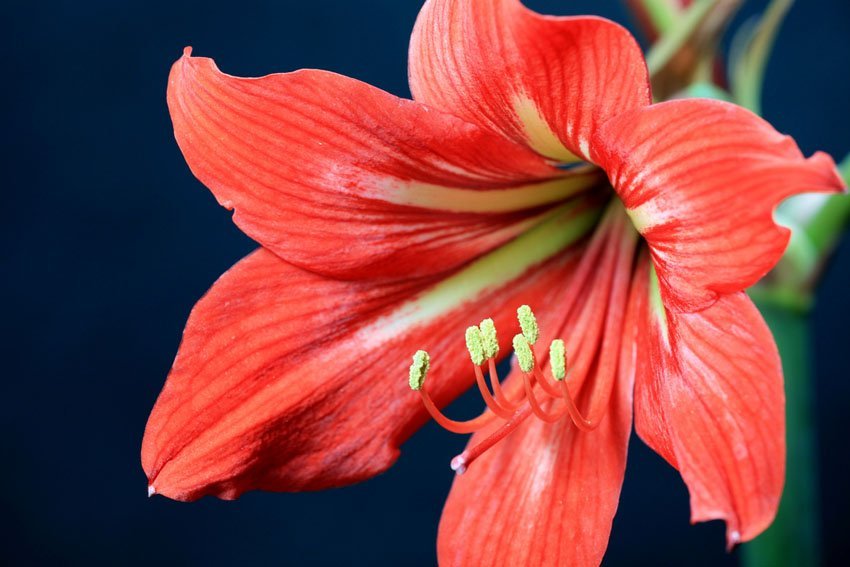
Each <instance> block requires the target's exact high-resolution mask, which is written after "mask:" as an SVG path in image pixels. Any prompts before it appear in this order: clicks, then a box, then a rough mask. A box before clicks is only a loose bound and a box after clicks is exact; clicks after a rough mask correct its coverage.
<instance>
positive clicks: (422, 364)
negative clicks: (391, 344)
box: [408, 350, 431, 392]
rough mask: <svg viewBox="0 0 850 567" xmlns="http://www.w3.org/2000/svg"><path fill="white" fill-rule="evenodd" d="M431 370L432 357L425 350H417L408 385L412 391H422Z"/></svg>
mask: <svg viewBox="0 0 850 567" xmlns="http://www.w3.org/2000/svg"><path fill="white" fill-rule="evenodd" d="M429 368H431V356H430V355H429V354H428V353H427V352H425V351H424V350H417V351H416V354H414V355H413V363H412V364H411V365H410V378H409V379H408V383H409V384H410V389H411V390H414V391H417V392H418V391H419V390H421V389H422V386H424V385H425V377H426V376H427V375H428V369H429Z"/></svg>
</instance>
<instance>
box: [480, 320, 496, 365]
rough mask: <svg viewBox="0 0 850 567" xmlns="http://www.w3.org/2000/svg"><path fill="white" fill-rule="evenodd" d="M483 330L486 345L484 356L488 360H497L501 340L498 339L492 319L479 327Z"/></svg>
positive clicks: (482, 336) (483, 322)
mask: <svg viewBox="0 0 850 567" xmlns="http://www.w3.org/2000/svg"><path fill="white" fill-rule="evenodd" d="M478 328H479V329H481V338H482V339H483V344H484V356H485V357H486V358H495V357H496V355H497V354H499V339H498V338H497V337H496V324H495V323H493V320H492V319H484V320H483V321H481V324H480V325H478Z"/></svg>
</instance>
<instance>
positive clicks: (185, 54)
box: [183, 45, 192, 57]
mask: <svg viewBox="0 0 850 567" xmlns="http://www.w3.org/2000/svg"><path fill="white" fill-rule="evenodd" d="M191 56H192V46H191V45H187V46H186V47H184V48H183V57H191Z"/></svg>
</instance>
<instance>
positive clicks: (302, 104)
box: [168, 55, 599, 279]
mask: <svg viewBox="0 0 850 567" xmlns="http://www.w3.org/2000/svg"><path fill="white" fill-rule="evenodd" d="M168 106H169V110H170V112H171V118H172V120H173V122H174V132H175V136H176V138H177V142H178V144H179V145H180V148H181V150H182V151H183V154H184V156H185V158H186V162H187V163H188V164H189V167H190V168H191V169H192V171H193V172H194V174H195V175H196V176H197V177H198V179H200V180H201V181H202V182H203V183H204V184H205V185H207V186H208V187H209V188H210V189H211V190H212V192H213V193H214V194H215V196H216V198H217V199H218V201H219V202H220V203H221V204H222V205H224V206H225V207H227V208H229V209H234V211H235V212H234V221H235V222H236V224H238V225H239V227H240V228H241V229H242V230H244V231H245V233H246V234H248V235H249V236H251V237H252V238H254V239H255V240H257V241H258V242H260V243H261V244H262V245H263V246H264V247H266V248H268V249H269V250H271V251H272V252H274V253H276V254H278V255H279V256H280V257H281V258H283V259H285V260H287V261H289V262H292V263H294V264H296V265H299V266H301V267H304V268H307V269H310V270H312V271H315V272H318V273H323V274H327V275H331V276H334V277H344V278H365V277H369V278H373V279H381V278H383V279H388V278H397V277H404V278H406V277H411V276H416V275H429V274H433V273H435V272H436V271H438V270H448V269H451V268H452V267H456V266H459V265H461V264H463V263H465V262H467V261H469V260H470V259H471V258H474V257H475V256H477V255H479V254H481V253H483V252H485V251H487V250H490V249H492V248H494V247H496V246H498V245H500V244H501V243H504V242H506V241H507V240H509V239H511V238H513V237H515V236H516V235H517V234H519V233H520V232H522V231H523V230H524V229H526V228H527V227H528V226H529V223H530V222H533V220H534V217H535V215H537V214H539V213H540V211H541V207H542V206H545V205H547V204H549V203H552V202H555V201H559V200H562V199H563V198H565V197H567V196H569V195H571V194H574V193H576V192H578V191H581V190H583V189H585V188H587V187H588V186H589V185H592V184H594V183H595V182H596V181H598V179H599V174H596V173H589V174H576V173H566V172H561V171H559V170H557V169H555V168H553V167H552V166H550V165H549V164H548V163H547V162H546V161H545V160H543V159H541V158H540V156H538V155H536V154H534V153H533V152H531V151H529V150H528V149H526V148H524V147H522V146H520V145H518V144H515V143H513V142H511V141H509V140H507V139H505V138H504V137H501V136H498V135H495V134H492V133H488V132H486V131H484V130H482V129H481V128H479V127H477V126H474V125H472V124H469V123H467V122H464V121H463V120H460V119H458V118H455V117H453V116H449V115H447V114H444V113H442V112H438V111H436V110H433V109H429V108H426V107H425V106H423V105H421V104H418V103H415V102H412V101H409V100H403V99H399V98H396V97H394V96H392V95H390V94H388V93H386V92H383V91H381V90H379V89H376V88H374V87H370V86H369V85H366V84H364V83H361V82H359V81H355V80H353V79H349V78H346V77H342V76H340V75H336V74H333V73H328V72H323V71H309V70H308V71H296V72H294V73H286V74H278V75H269V76H266V77H262V78H259V79H242V78H237V77H232V76H230V75H226V74H224V73H222V72H220V71H219V70H218V68H217V67H216V66H215V63H214V62H213V61H212V60H211V59H206V58H197V57H190V56H188V55H186V56H184V57H183V58H181V59H180V60H179V61H177V62H176V63H175V64H174V67H173V69H172V71H171V76H170V78H169V84H168ZM516 211H520V212H516ZM437 254H438V255H439V262H436V263H435V262H434V261H433V259H434V256H436V255H437Z"/></svg>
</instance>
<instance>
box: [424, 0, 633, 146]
mask: <svg viewBox="0 0 850 567" xmlns="http://www.w3.org/2000/svg"><path fill="white" fill-rule="evenodd" d="M410 89H411V91H412V92H413V96H414V99H416V100H418V101H421V102H424V103H426V104H429V105H433V106H435V107H437V108H441V109H443V110H446V111H449V112H451V113H453V114H456V115H457V116H460V117H462V118H465V119H467V120H470V121H473V122H476V123H478V124H481V125H482V126H484V127H486V128H489V129H491V130H494V131H497V132H503V133H504V134H505V135H507V136H509V137H511V138H513V139H515V140H517V141H520V142H523V143H527V144H528V145H529V146H530V147H532V148H533V149H535V150H537V151H538V152H540V153H541V154H543V155H546V156H549V157H552V158H556V159H559V160H563V161H570V160H571V159H574V157H575V156H572V155H570V154H575V155H578V156H581V157H584V158H589V157H590V152H589V143H590V140H591V137H592V135H593V133H594V132H595V131H596V129H597V128H598V127H599V125H601V124H602V123H603V122H605V121H606V120H608V119H609V118H612V117H613V116H616V115H617V114H619V113H620V112H623V111H624V110H628V109H631V108H639V107H641V106H644V105H646V104H649V102H650V91H649V81H648V74H647V70H646V64H645V63H644V61H643V56H642V55H641V52H640V48H639V47H638V45H637V43H636V42H635V40H634V38H632V36H631V35H630V34H629V32H628V31H626V30H625V29H624V28H622V27H620V26H619V25H617V24H615V23H613V22H610V21H608V20H604V19H601V18H593V17H581V18H572V17H570V18H566V17H552V16H541V15H539V14H536V13H534V12H532V11H530V10H528V9H527V8H525V7H524V6H523V5H522V4H521V3H520V2H519V0H488V1H487V2H474V1H472V0H429V1H428V2H427V3H426V4H425V6H424V7H423V8H422V12H421V13H420V14H419V19H418V20H417V22H416V27H415V28H414V30H413V36H412V37H411V44H410Z"/></svg>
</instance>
